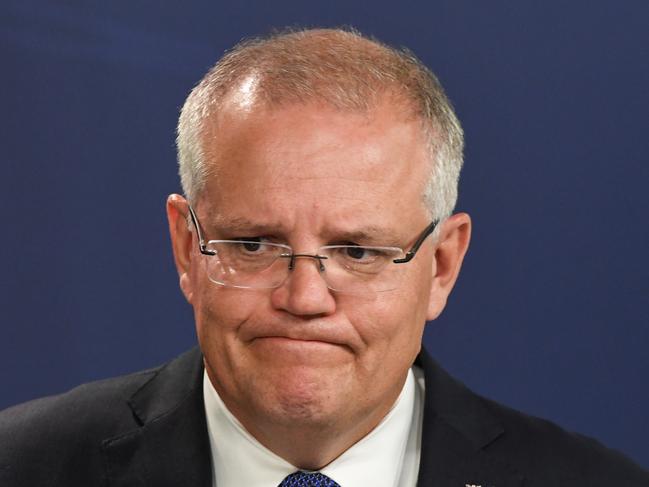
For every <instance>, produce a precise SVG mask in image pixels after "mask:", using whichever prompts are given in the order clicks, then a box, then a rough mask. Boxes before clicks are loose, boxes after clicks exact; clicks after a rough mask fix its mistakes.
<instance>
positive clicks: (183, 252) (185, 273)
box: [167, 194, 193, 304]
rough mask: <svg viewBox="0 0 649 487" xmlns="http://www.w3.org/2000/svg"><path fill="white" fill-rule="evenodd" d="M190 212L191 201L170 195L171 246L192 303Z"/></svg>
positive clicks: (181, 282) (176, 195)
mask: <svg viewBox="0 0 649 487" xmlns="http://www.w3.org/2000/svg"><path fill="white" fill-rule="evenodd" d="M188 214H189V203H187V200H186V199H185V198H183V197H182V196H180V195H179V194H172V195H169V197H168V198H167V220H168V221H169V233H170V235H171V247H172V249H173V253H174V261H175V263H176V270H177V271H178V277H179V281H180V289H182V292H183V294H184V295H185V299H187V301H188V302H189V303H190V304H191V302H192V297H193V291H192V281H191V279H190V275H191V274H190V269H191V250H192V243H193V237H192V232H191V231H190V229H189V227H188V225H187V215H188Z"/></svg>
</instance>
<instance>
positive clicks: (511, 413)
mask: <svg viewBox="0 0 649 487" xmlns="http://www.w3.org/2000/svg"><path fill="white" fill-rule="evenodd" d="M480 400H481V401H482V402H483V404H484V405H485V407H486V409H488V410H489V411H490V413H491V414H492V415H493V416H494V417H495V418H497V419H498V420H499V421H500V422H501V424H502V425H503V433H502V435H501V436H500V437H498V438H497V439H496V440H495V441H493V442H492V443H491V444H490V445H488V446H486V448H485V451H486V452H488V453H489V454H491V455H494V456H497V457H500V458H501V459H503V460H506V461H507V462H508V463H509V464H511V465H513V466H515V468H516V469H517V470H518V471H520V472H522V473H526V474H527V475H526V476H527V477H528V478H530V480H531V479H532V478H534V477H536V478H538V479H542V481H543V484H544V485H564V484H565V485H568V482H570V483H572V485H584V481H587V482H588V483H587V485H594V486H598V485H602V486H604V485H607V486H608V485H625V486H638V487H639V486H649V472H647V471H645V470H643V469H642V468H640V466H638V465H637V464H635V463H634V462H632V461H631V460H630V459H628V458H627V457H625V456H624V455H622V454H621V453H620V452H618V451H616V450H613V449H610V448H607V447H606V446H604V445H602V444H601V443H600V442H599V441H597V440H595V439H593V438H589V437H587V436H584V435H581V434H578V433H573V432H569V431H566V430H565V429H563V428H561V427H560V426H558V425H557V424H555V423H552V422H551V421H548V420H545V419H542V418H538V417H534V416H530V415H527V414H524V413H521V412H519V411H516V410H514V409H511V408H508V407H506V406H503V405H501V404H498V403H496V402H494V401H491V400H488V399H484V398H480ZM532 485H534V484H532Z"/></svg>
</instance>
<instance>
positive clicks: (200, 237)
mask: <svg viewBox="0 0 649 487" xmlns="http://www.w3.org/2000/svg"><path fill="white" fill-rule="evenodd" d="M189 216H190V217H191V219H192V223H193V224H194V228H196V234H197V235H198V248H199V250H200V251H201V254H205V255H214V254H215V252H214V251H213V250H207V248H205V240H203V232H201V224H200V223H199V222H198V218H197V217H196V213H194V209H193V208H192V205H189Z"/></svg>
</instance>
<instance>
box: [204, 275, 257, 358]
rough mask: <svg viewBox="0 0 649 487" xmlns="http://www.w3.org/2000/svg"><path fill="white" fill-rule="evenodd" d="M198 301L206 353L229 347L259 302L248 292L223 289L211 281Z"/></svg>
mask: <svg viewBox="0 0 649 487" xmlns="http://www.w3.org/2000/svg"><path fill="white" fill-rule="evenodd" d="M250 294H252V293H250ZM194 297H195V300H194V315H195V318H196V332H197V335H198V339H199V342H200V344H201V348H202V349H203V351H204V352H205V351H207V350H209V349H214V348H219V349H223V348H224V347H226V345H227V343H228V341H229V340H231V339H232V338H234V337H235V336H236V333H237V330H238V329H239V327H240V326H241V324H242V323H244V322H245V321H246V320H248V319H249V318H250V316H251V315H252V313H253V311H254V305H255V302H256V301H258V298H257V299H254V297H253V296H250V295H248V294H247V292H246V291H243V292H242V291H239V290H231V289H227V288H223V287H220V286H218V285H215V284H212V283H211V282H209V281H208V283H207V285H206V286H203V287H202V288H201V289H200V292H195V293H194Z"/></svg>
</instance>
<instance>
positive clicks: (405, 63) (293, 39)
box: [176, 29, 464, 220]
mask: <svg viewBox="0 0 649 487" xmlns="http://www.w3.org/2000/svg"><path fill="white" fill-rule="evenodd" d="M246 79H255V86H254V91H255V97H256V103H261V104H262V105H263V106H268V107H277V106H281V105H283V104H291V103H308V102H314V101H317V102H322V103H324V104H326V105H327V106H331V107H334V108H336V109H341V110H354V111H368V110H371V109H372V108H373V107H375V106H376V104H377V103H378V102H379V101H381V100H382V99H385V97H386V96H388V95H389V96H392V97H395V98H396V99H398V100H399V101H403V102H405V103H404V107H405V111H406V112H408V111H410V113H412V115H414V116H415V117H417V118H419V119H420V120H421V121H422V125H423V129H424V133H425V135H426V138H427V140H428V142H429V150H430V153H431V159H432V164H431V171H430V173H429V176H428V181H427V182H426V184H425V189H424V194H423V199H424V204H425V205H426V208H427V209H428V210H429V211H430V213H431V217H432V218H436V219H440V220H441V219H443V218H446V217H447V216H449V215H450V214H451V213H452V212H453V208H454V207H455V203H456V200H457V186H458V180H459V176H460V169H461V168H462V162H463V147H464V135H463V132H462V127H461V125H460V122H459V121H458V119H457V117H456V115H455V112H454V110H453V107H452V106H451V103H450V101H449V100H448V98H447V97H446V95H445V93H444V90H443V88H442V86H441V84H440V83H439V81H438V80H437V78H436V77H435V75H434V74H433V73H432V72H431V71H430V70H429V69H428V68H427V67H426V66H425V65H424V64H423V63H422V62H421V61H420V60H419V59H417V58H416V57H415V55H414V54H412V53H411V52H409V51H408V50H406V49H395V48H393V47H390V46H387V45H385V44H383V43H381V42H380V41H377V40H376V39H371V38H368V37H365V36H363V35H361V34H360V33H358V32H356V31H353V30H343V29H311V30H298V31H287V32H280V33H276V34H273V35H271V36H268V37H264V38H255V39H250V40H246V41H243V42H241V43H240V44H238V45H237V46H235V47H234V48H233V49H232V50H231V51H229V52H227V53H226V54H225V55H224V56H223V57H222V58H221V60H220V61H219V62H218V63H217V64H216V65H215V66H214V67H212V68H211V69H210V70H209V71H208V73H207V74H206V75H205V77H204V78H203V79H202V80H201V81H200V82H199V83H198V85H197V86H196V87H195V88H194V89H193V90H192V92H191V93H190V95H189V96H188V97H187V100H186V101H185V104H184V106H183V108H182V111H181V113H180V119H179V121H178V133H177V139H176V145H177V151H178V165H179V173H180V179H181V183H182V187H183V191H184V193H185V196H186V197H187V199H188V200H189V201H190V202H194V201H195V200H196V198H197V197H198V195H199V194H200V192H201V191H202V189H203V187H204V185H205V181H206V179H207V176H208V174H209V171H210V167H208V164H207V163H206V154H205V151H204V146H203V137H204V132H205V126H206V120H207V119H209V118H210V116H211V115H213V114H214V113H217V112H218V110H219V109H220V108H221V106H222V104H223V100H224V99H225V97H226V96H227V95H228V94H229V93H230V92H231V90H232V89H233V88H235V87H237V86H238V85H239V84H241V83H242V82H243V81H244V80H246Z"/></svg>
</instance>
